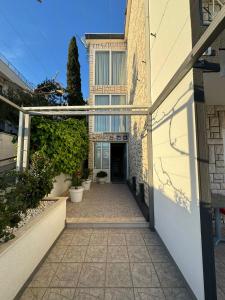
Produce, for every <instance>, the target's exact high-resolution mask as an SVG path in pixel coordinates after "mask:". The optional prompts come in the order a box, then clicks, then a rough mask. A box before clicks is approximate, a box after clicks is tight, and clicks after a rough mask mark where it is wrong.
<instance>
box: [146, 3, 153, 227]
mask: <svg viewBox="0 0 225 300" xmlns="http://www.w3.org/2000/svg"><path fill="white" fill-rule="evenodd" d="M149 2H150V0H145V12H146V14H145V41H146V93H147V99H148V105H149V107H150V106H151V53H150V5H149ZM147 146H148V147H147V149H148V196H149V227H150V229H151V230H152V231H154V230H155V221H154V187H153V153H152V151H153V149H152V116H151V115H150V114H149V115H148V116H147Z"/></svg>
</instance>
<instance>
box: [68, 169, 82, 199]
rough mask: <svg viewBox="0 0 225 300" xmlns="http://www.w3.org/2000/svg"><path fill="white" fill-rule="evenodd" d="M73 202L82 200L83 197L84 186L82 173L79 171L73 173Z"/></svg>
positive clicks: (71, 192)
mask: <svg viewBox="0 0 225 300" xmlns="http://www.w3.org/2000/svg"><path fill="white" fill-rule="evenodd" d="M69 192H70V200H71V202H75V203H76V202H81V201H82V199H83V192H84V188H83V186H82V185H81V175H80V172H77V173H75V174H73V175H72V178H71V187H70V189H69Z"/></svg>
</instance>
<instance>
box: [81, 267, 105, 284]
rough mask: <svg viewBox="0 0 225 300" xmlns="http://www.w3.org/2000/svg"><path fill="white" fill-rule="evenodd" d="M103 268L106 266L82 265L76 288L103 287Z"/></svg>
mask: <svg viewBox="0 0 225 300" xmlns="http://www.w3.org/2000/svg"><path fill="white" fill-rule="evenodd" d="M105 268H106V264H104V263H84V264H83V266H82V270H81V274H80V278H79V282H78V287H104V285H105Z"/></svg>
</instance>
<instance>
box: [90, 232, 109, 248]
mask: <svg viewBox="0 0 225 300" xmlns="http://www.w3.org/2000/svg"><path fill="white" fill-rule="evenodd" d="M107 240H108V236H107V234H104V233H93V234H92V235H91V238H90V243H89V245H100V246H104V245H107Z"/></svg>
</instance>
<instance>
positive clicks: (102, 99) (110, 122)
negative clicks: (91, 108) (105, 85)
mask: <svg viewBox="0 0 225 300" xmlns="http://www.w3.org/2000/svg"><path fill="white" fill-rule="evenodd" d="M123 104H126V96H125V95H96V96H95V105H123ZM94 128H95V132H126V130H127V117H126V116H95V117H94Z"/></svg>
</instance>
